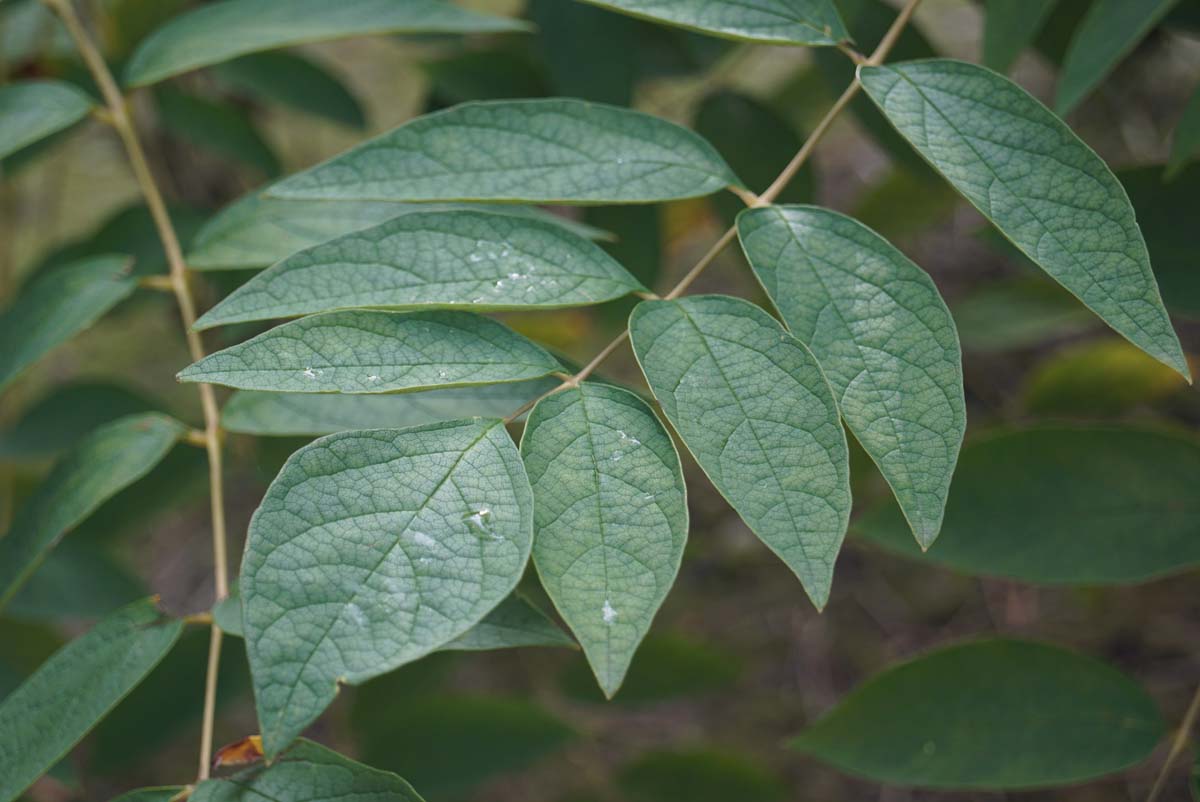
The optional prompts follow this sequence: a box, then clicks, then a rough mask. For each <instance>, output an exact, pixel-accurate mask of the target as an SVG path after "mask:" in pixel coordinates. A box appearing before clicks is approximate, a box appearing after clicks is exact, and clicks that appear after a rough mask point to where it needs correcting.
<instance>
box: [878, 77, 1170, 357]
mask: <svg viewBox="0 0 1200 802" xmlns="http://www.w3.org/2000/svg"><path fill="white" fill-rule="evenodd" d="M859 74H860V76H861V80H862V82H863V88H864V89H865V90H866V92H867V94H868V96H870V98H871V99H872V100H873V101H874V102H875V103H876V105H878V106H879V108H880V110H881V111H883V113H884V115H885V116H886V117H888V119H889V120H890V121H891V123H892V125H894V126H895V127H896V128H897V130H899V131H900V133H901V134H903V135H904V137H905V138H906V139H908V141H909V143H910V144H912V145H913V147H915V148H916V149H917V150H918V152H920V153H921V155H922V156H924V157H925V158H926V159H927V160H929V162H930V163H931V164H932V165H933V166H934V167H935V168H936V169H937V170H938V171H939V172H941V173H942V175H943V176H944V177H946V178H947V179H948V180H949V181H950V183H951V184H953V185H954V187H955V188H956V189H957V190H958V191H959V192H960V193H961V194H962V195H963V196H964V197H966V198H967V200H969V201H970V202H971V204H972V205H973V206H975V207H976V208H977V209H979V211H980V212H982V213H983V215H984V216H985V217H987V218H988V219H989V220H991V222H992V223H993V224H994V225H995V226H996V227H997V228H998V229H999V230H1000V231H1001V232H1002V233H1003V234H1004V235H1005V236H1006V237H1008V238H1009V239H1010V240H1011V241H1012V242H1013V243H1014V244H1015V245H1016V246H1017V247H1018V248H1020V249H1021V251H1022V252H1023V253H1024V254H1025V255H1026V256H1028V257H1029V258H1030V259H1032V260H1033V261H1034V262H1035V263H1037V264H1038V265H1039V266H1040V267H1041V268H1042V269H1043V270H1045V271H1046V272H1047V273H1049V274H1050V275H1051V277H1053V278H1054V279H1055V280H1056V281H1058V282H1059V283H1060V284H1062V285H1063V286H1064V287H1066V288H1067V289H1068V290H1070V291H1071V292H1072V293H1073V294H1074V295H1075V296H1076V297H1077V298H1079V299H1080V300H1081V301H1083V303H1084V304H1085V305H1087V306H1088V307H1089V308H1091V309H1092V310H1093V311H1094V312H1096V314H1097V315H1099V316H1100V317H1101V319H1103V320H1104V321H1105V322H1106V323H1107V324H1108V325H1109V326H1111V327H1112V328H1113V329H1114V330H1115V331H1117V332H1118V333H1119V334H1121V335H1122V336H1123V337H1125V338H1126V339H1128V340H1129V341H1130V342H1132V343H1133V344H1134V345H1136V346H1138V347H1139V348H1141V349H1142V350H1144V351H1146V352H1147V353H1148V354H1150V355H1151V356H1153V357H1155V358H1156V359H1158V360H1159V361H1160V362H1162V363H1164V364H1165V365H1167V366H1169V367H1171V368H1174V369H1175V370H1176V371H1178V372H1179V373H1180V374H1182V375H1183V376H1184V377H1186V378H1189V380H1190V372H1189V370H1188V366H1187V360H1186V359H1185V358H1184V355H1183V350H1182V348H1181V347H1180V345H1179V338H1178V337H1177V336H1176V335H1175V331H1174V329H1172V328H1171V322H1170V319H1169V318H1168V316H1167V313H1166V310H1165V309H1164V308H1163V304H1162V298H1161V297H1160V295H1159V292H1158V285H1157V284H1156V283H1155V281H1154V274H1153V273H1152V272H1151V269H1150V258H1149V255H1148V254H1147V252H1146V243H1145V241H1144V240H1143V239H1142V235H1141V232H1140V231H1139V230H1138V227H1137V222H1136V221H1135V220H1134V214H1133V210H1132V207H1131V206H1130V204H1129V199H1128V197H1127V196H1126V194H1125V191H1124V190H1123V189H1122V188H1121V185H1120V183H1119V182H1118V181H1117V179H1116V178H1115V177H1114V176H1113V174H1112V172H1111V171H1110V170H1109V169H1108V167H1107V166H1106V165H1105V164H1104V162H1103V161H1101V160H1100V158H1099V157H1098V156H1096V154H1095V153H1094V152H1092V151H1091V149H1089V148H1088V147H1087V146H1086V145H1085V144H1084V143H1083V142H1082V141H1080V140H1079V138H1078V137H1076V136H1075V134H1074V133H1072V132H1071V130H1070V129H1069V128H1068V127H1067V126H1066V124H1065V123H1063V122H1062V121H1061V120H1059V119H1057V118H1056V117H1055V116H1054V115H1053V114H1051V113H1050V111H1049V110H1048V109H1046V108H1045V107H1044V106H1042V105H1041V104H1040V103H1039V102H1038V101H1037V100H1035V99H1034V98H1033V97H1032V96H1030V95H1029V94H1028V93H1027V92H1025V90H1023V89H1021V88H1020V87H1019V86H1017V85H1016V84H1014V83H1012V82H1011V81H1009V80H1008V79H1006V78H1004V77H1003V76H1000V75H996V74H995V73H992V72H989V71H988V70H986V69H984V68H982V67H976V66H974V65H971V64H967V63H965V62H959V61H953V60H949V59H932V60H928V61H918V62H908V63H904V64H897V65H892V66H888V67H863V68H861V69H860V70H859ZM926 120H928V123H926ZM996 132H1000V133H999V134H997V133H996ZM993 136H999V137H1000V138H999V139H992V138H991V137H993ZM1097 232H1103V236H1100V235H1098V234H1097ZM1046 243H1049V244H1048V245H1047V244H1046ZM1084 256H1086V257H1087V259H1085V258H1084Z"/></svg>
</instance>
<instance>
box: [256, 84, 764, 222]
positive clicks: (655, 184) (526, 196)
mask: <svg viewBox="0 0 1200 802" xmlns="http://www.w3.org/2000/svg"><path fill="white" fill-rule="evenodd" d="M738 184H740V182H739V181H738V178H737V176H735V175H734V174H733V171H732V170H730V169H729V166H728V165H726V164H725V162H724V161H722V160H721V157H720V156H719V155H718V154H717V152H716V151H715V150H714V149H713V147H712V146H711V145H709V144H708V143H707V142H705V141H704V140H703V139H701V138H700V137H699V136H697V135H696V134H694V133H692V132H691V131H689V130H687V129H686V128H681V127H679V126H677V125H675V124H674V123H670V122H667V121H666V120H663V119H660V118H658V117H652V116H650V115H648V114H643V113H641V112H637V111H631V110H630V109H623V108H618V107H616V106H606V105H603V104H599V103H587V102H585V101H582V100H569V99H563V98H552V99H548V100H500V101H491V102H481V103H464V104H462V105H461V106H455V107H454V108H451V109H446V110H445V111H440V112H436V113H434V114H427V115H425V116H424V117H418V118H417V119H415V120H413V121H412V122H409V123H406V124H404V125H402V126H400V127H399V128H396V129H393V130H392V131H389V132H388V133H386V134H383V135H381V136H378V137H376V138H375V139H372V140H369V141H367V142H364V143H363V144H361V145H359V146H357V147H355V148H352V149H350V150H348V151H346V152H345V153H342V154H340V155H338V156H334V157H333V158H332V159H330V160H329V161H327V162H325V163H323V164H318V165H317V166H316V167H313V168H311V169H309V170H306V171H304V172H302V173H299V174H298V175H295V176H292V177H291V178H286V179H284V180H283V181H281V182H279V183H278V184H276V185H275V186H274V187H272V188H271V190H270V193H269V194H270V195H272V196H274V197H278V198H301V199H335V200H397V201H447V200H483V201H489V200H490V201H503V202H517V203H519V202H529V203H605V202H609V203H622V202H626V203H645V202H650V201H661V200H672V199H675V198H691V197H698V196H701V195H710V194H712V193H714V192H716V191H718V190H720V189H723V188H724V187H727V186H730V185H738Z"/></svg>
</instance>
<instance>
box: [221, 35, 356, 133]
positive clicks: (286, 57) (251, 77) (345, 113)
mask: <svg viewBox="0 0 1200 802" xmlns="http://www.w3.org/2000/svg"><path fill="white" fill-rule="evenodd" d="M216 74H217V78H218V79H219V80H220V81H221V82H222V83H224V84H226V85H228V86H231V87H233V88H234V89H235V90H239V91H240V92H242V93H246V94H249V95H253V96H257V97H260V98H262V99H263V100H266V101H268V102H272V103H280V104H283V105H286V106H290V107H292V108H294V109H297V110H299V111H303V112H307V113H309V114H313V115H316V116H318V117H324V118H325V119H328V120H333V121H334V122H337V123H342V124H343V125H349V126H353V127H354V128H362V127H364V126H365V125H366V124H367V118H366V114H365V112H363V109H362V106H361V105H360V104H359V102H358V99H357V98H356V97H355V96H354V94H353V93H352V92H351V91H350V90H349V89H348V88H347V87H346V85H345V84H343V83H342V82H341V81H340V80H339V79H338V78H337V77H335V76H334V75H332V74H331V73H330V72H329V71H328V70H326V69H325V68H324V67H322V66H321V65H319V64H317V63H316V62H313V61H309V60H308V59H306V58H303V57H301V56H297V55H296V54H295V53H254V54H251V55H248V56H242V57H241V58H236V59H234V60H233V61H228V62H226V63H224V64H222V65H220V66H219V67H218V68H217V72H216Z"/></svg>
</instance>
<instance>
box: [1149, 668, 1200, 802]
mask: <svg viewBox="0 0 1200 802" xmlns="http://www.w3.org/2000/svg"><path fill="white" fill-rule="evenodd" d="M1198 714H1200V686H1198V687H1197V688H1196V693H1195V694H1193V695H1192V703H1191V704H1189V705H1188V709H1187V712H1186V713H1184V714H1183V722H1182V723H1180V725H1179V731H1178V732H1177V733H1175V739H1174V740H1173V741H1171V749H1170V751H1169V752H1167V759H1166V760H1164V761H1163V764H1162V768H1161V769H1159V770H1158V776H1157V777H1155V778H1154V785H1152V786H1151V787H1150V793H1149V794H1148V795H1147V796H1146V802H1155V800H1157V799H1158V795H1159V794H1161V793H1162V789H1163V786H1164V785H1166V782H1167V775H1168V774H1170V773H1171V766H1173V765H1174V764H1175V761H1176V760H1177V759H1178V758H1179V756H1180V755H1181V754H1182V753H1183V750H1184V748H1185V747H1186V746H1187V744H1188V739H1189V737H1190V736H1191V734H1192V727H1194V726H1195V725H1196V716H1197V715H1198Z"/></svg>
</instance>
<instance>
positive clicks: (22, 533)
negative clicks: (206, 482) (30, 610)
mask: <svg viewBox="0 0 1200 802" xmlns="http://www.w3.org/2000/svg"><path fill="white" fill-rule="evenodd" d="M183 431H184V427H183V425H182V424H181V423H179V422H178V421H176V420H172V419H171V418H168V417H167V416H165V415H159V414H155V413H150V414H144V415H130V416H128V417H125V418H120V419H118V420H116V421H113V422H112V423H108V424H105V425H104V426H101V427H100V428H99V429H96V431H94V432H93V433H92V434H90V435H88V436H87V437H85V438H84V439H83V440H81V441H80V442H79V443H78V444H77V445H75V446H74V448H72V450H71V451H70V452H69V453H68V454H67V455H66V456H64V457H63V458H62V460H61V461H59V463H58V464H57V465H55V466H54V469H53V470H52V471H51V472H50V475H49V476H47V477H46V479H45V481H44V482H42V484H41V485H40V486H39V487H38V489H37V490H36V491H35V492H34V494H33V496H32V497H31V498H30V499H29V500H28V501H26V502H25V504H24V506H23V507H21V510H20V512H19V513H18V514H17V517H16V519H15V520H14V521H13V524H12V528H11V530H10V531H9V533H8V534H7V535H5V536H4V537H2V538H0V607H2V606H3V605H4V604H5V603H6V602H8V600H9V599H11V598H12V596H13V594H14V593H16V592H17V590H18V589H19V588H20V587H21V585H22V584H23V583H24V582H25V580H26V579H28V578H29V575H30V574H31V573H32V572H33V571H34V570H35V569H36V568H37V567H38V566H39V565H40V564H41V562H42V560H44V559H45V558H46V554H47V553H48V552H49V551H50V549H52V548H54V546H55V544H57V543H58V541H59V540H60V539H61V538H62V537H63V536H64V535H65V534H66V533H67V532H69V531H70V530H71V529H72V528H74V527H75V526H77V525H78V524H79V523H80V522H81V521H83V520H84V519H85V518H87V517H88V515H90V514H91V513H92V512H93V511H94V510H95V509H96V508H97V507H99V506H100V505H101V504H102V503H103V502H104V501H106V500H107V499H109V498H112V497H113V496H114V495H116V494H117V492H118V491H120V490H122V489H124V488H126V487H128V486H129V485H131V484H133V483H134V482H135V481H137V480H138V479H140V478H141V477H143V476H145V475H146V474H147V473H149V472H150V469H151V468H153V467H154V466H155V465H157V464H158V463H159V461H161V460H162V458H163V457H165V456H166V455H167V452H168V451H170V450H171V447H172V446H173V445H175V442H176V441H177V440H178V439H179V438H180V436H182V434H183Z"/></svg>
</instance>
